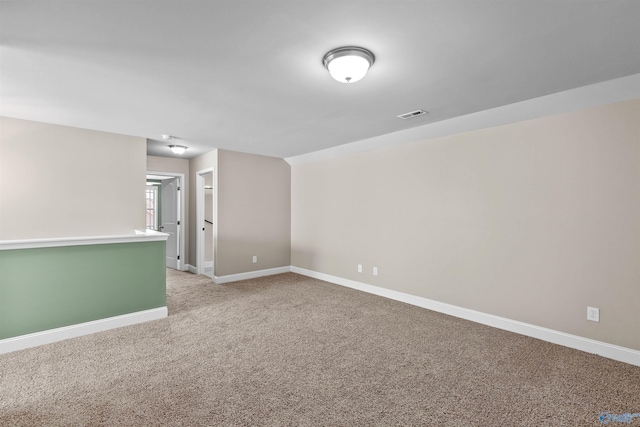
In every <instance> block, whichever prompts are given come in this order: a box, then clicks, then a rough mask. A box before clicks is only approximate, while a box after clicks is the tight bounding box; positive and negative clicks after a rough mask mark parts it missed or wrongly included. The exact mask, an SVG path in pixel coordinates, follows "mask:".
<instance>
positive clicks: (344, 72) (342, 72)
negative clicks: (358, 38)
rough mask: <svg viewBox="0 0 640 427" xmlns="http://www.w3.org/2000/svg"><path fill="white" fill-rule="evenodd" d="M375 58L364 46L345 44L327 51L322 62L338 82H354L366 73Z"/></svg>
mask: <svg viewBox="0 0 640 427" xmlns="http://www.w3.org/2000/svg"><path fill="white" fill-rule="evenodd" d="M375 60H376V58H375V56H373V53H371V51H369V50H367V49H365V48H362V47H357V46H345V47H339V48H337V49H333V50H332V51H329V52H327V54H326V55H325V56H324V58H322V64H323V65H324V67H325V68H326V69H327V70H329V74H331V77H333V78H334V79H336V80H337V81H339V82H340V83H354V82H357V81H358V80H360V79H361V78H363V77H364V76H365V75H366V74H367V71H369V67H371V66H372V65H373V63H374V62H375Z"/></svg>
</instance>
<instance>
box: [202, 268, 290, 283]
mask: <svg viewBox="0 0 640 427" xmlns="http://www.w3.org/2000/svg"><path fill="white" fill-rule="evenodd" d="M290 271H291V266H289V265H287V266H285V267H276V268H268V269H266V270H257V271H249V272H247V273H238V274H229V275H227V276H213V282H214V283H216V284H218V285H220V284H223V283H230V282H237V281H238V280H247V279H255V278H257V277H264V276H272V275H274V274H282V273H289V272H290Z"/></svg>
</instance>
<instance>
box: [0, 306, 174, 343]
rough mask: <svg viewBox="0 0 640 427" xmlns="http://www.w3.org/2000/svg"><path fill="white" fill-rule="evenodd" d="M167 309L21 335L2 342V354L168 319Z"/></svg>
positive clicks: (0, 341) (140, 312) (155, 309)
mask: <svg viewBox="0 0 640 427" xmlns="http://www.w3.org/2000/svg"><path fill="white" fill-rule="evenodd" d="M167 314H168V311H167V307H166V306H165V307H159V308H152V309H150V310H143V311H137V312H135V313H128V314H123V315H120V316H114V317H108V318H106V319H99V320H93V321H91V322H85V323H78V324H76V325H70V326H64V327H62V328H56V329H49V330H46V331H42V332H34V333H32V334H27V335H21V336H18V337H13V338H6V339H3V340H0V354H3V353H9V352H12V351H17V350H22V349H25V348H29V347H36V346H39V345H43V344H50V343H53V342H56V341H62V340H66V339H69V338H76V337H80V336H83V335H89V334H93V333H96V332H102V331H108V330H109V329H115V328H121V327H123V326H129V325H135V324H136V323H142V322H148V321H150V320H157V319H162V318H165V317H167Z"/></svg>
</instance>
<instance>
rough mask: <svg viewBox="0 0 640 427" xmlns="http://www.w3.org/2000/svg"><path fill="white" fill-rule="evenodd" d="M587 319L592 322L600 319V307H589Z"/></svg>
mask: <svg viewBox="0 0 640 427" xmlns="http://www.w3.org/2000/svg"><path fill="white" fill-rule="evenodd" d="M587 320H591V321H592V322H599V321H600V309H599V308H596V307H587Z"/></svg>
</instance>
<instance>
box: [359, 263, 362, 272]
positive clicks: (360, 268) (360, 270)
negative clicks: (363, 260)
mask: <svg viewBox="0 0 640 427" xmlns="http://www.w3.org/2000/svg"><path fill="white" fill-rule="evenodd" d="M358 273H362V264H358Z"/></svg>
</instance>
